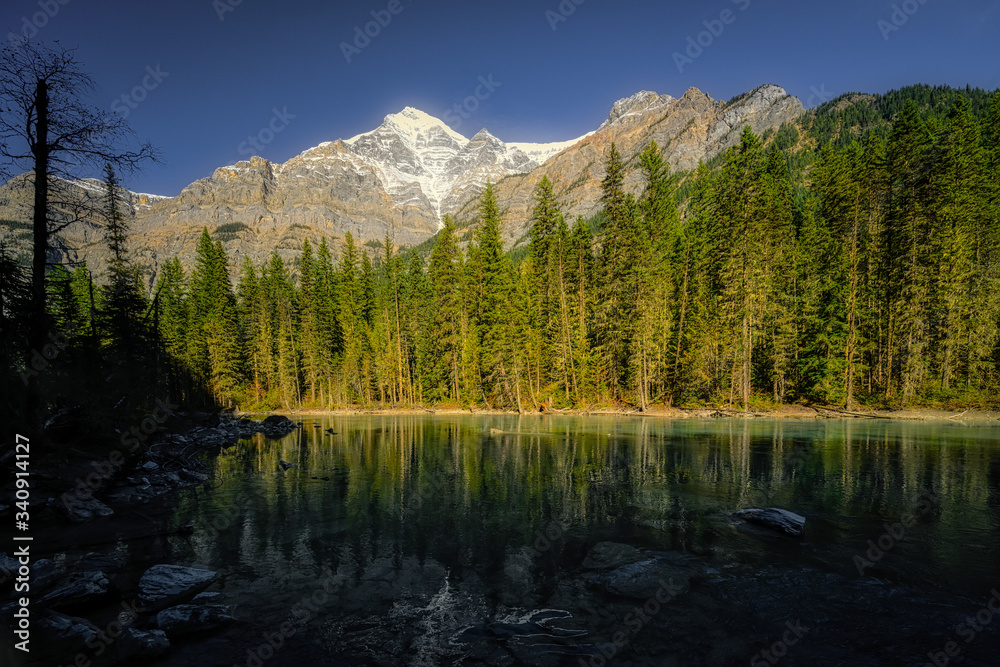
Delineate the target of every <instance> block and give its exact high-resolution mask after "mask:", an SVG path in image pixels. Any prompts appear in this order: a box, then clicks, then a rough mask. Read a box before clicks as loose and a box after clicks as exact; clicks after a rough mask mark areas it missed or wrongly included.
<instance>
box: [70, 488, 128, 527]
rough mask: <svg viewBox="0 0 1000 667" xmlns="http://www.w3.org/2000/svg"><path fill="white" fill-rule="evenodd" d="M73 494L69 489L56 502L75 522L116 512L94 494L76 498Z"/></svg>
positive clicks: (82, 521) (91, 519)
mask: <svg viewBox="0 0 1000 667" xmlns="http://www.w3.org/2000/svg"><path fill="white" fill-rule="evenodd" d="M73 495H74V494H73V493H71V492H69V491H67V492H66V493H64V494H63V497H62V499H61V500H59V501H57V503H56V506H57V507H59V508H60V509H62V511H63V512H64V513H65V514H66V517H67V518H68V519H69V520H70V521H72V522H73V523H85V522H87V521H93V520H94V519H98V518H101V517H107V516H111V515H112V514H114V513H115V511H114V510H113V509H111V508H110V507H108V506H107V505H105V504H104V503H102V502H101V501H100V500H98V499H97V498H94V497H93V496H88V497H87V498H74V497H73Z"/></svg>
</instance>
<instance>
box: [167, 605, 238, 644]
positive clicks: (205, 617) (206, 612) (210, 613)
mask: <svg viewBox="0 0 1000 667" xmlns="http://www.w3.org/2000/svg"><path fill="white" fill-rule="evenodd" d="M232 622H233V617H232V616H231V615H230V614H229V607H227V606H225V605H222V604H206V605H196V604H181V605H177V606H176V607H170V608H169V609H164V610H163V611H161V612H160V613H159V614H157V615H156V625H157V626H158V627H159V628H160V629H161V630H163V631H164V632H166V633H167V634H168V635H170V636H171V637H176V636H178V635H185V634H191V633H195V632H210V631H212V630H215V629H216V628H221V627H222V626H224V625H227V624H229V623H232Z"/></svg>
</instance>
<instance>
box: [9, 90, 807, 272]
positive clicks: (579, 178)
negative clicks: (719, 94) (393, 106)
mask: <svg viewBox="0 0 1000 667" xmlns="http://www.w3.org/2000/svg"><path fill="white" fill-rule="evenodd" d="M803 111H804V109H803V107H802V104H801V102H799V100H798V99H797V98H795V97H793V96H791V95H789V94H788V93H787V92H786V91H785V90H784V89H783V88H780V87H778V86H775V85H773V84H767V85H764V86H760V87H758V88H756V89H754V90H753V91H750V92H749V93H747V94H745V95H744V96H741V99H739V100H738V101H737V102H735V103H732V104H730V103H725V102H720V101H717V100H714V99H712V98H711V97H710V96H709V95H707V94H705V93H703V92H701V91H700V90H698V89H697V88H689V89H688V90H687V91H686V92H685V93H684V94H683V95H682V96H681V97H679V98H675V97H673V96H671V95H661V94H658V93H655V92H653V91H648V90H643V91H639V92H637V93H635V94H634V95H631V96H629V97H626V98H622V99H620V100H617V101H616V102H615V103H614V104H613V105H612V107H611V109H610V111H609V113H608V116H607V118H606V120H605V121H604V122H603V123H602V124H601V125H600V126H599V127H598V128H597V129H595V130H593V131H592V132H588V133H587V134H584V135H583V136H581V137H578V138H576V139H570V140H567V141H561V142H550V143H526V142H510V143H507V142H503V141H501V140H500V139H498V138H497V137H496V136H494V135H493V134H492V133H490V132H489V130H488V129H486V128H484V129H482V130H480V131H479V132H477V133H476V134H475V135H473V136H472V137H471V138H466V137H465V136H464V135H462V134H460V133H459V132H457V131H456V130H454V129H452V128H451V127H449V126H448V125H447V124H446V123H445V122H444V121H442V120H440V119H438V118H435V117H433V116H431V115H429V114H427V113H425V112H423V111H420V110H419V109H416V108H414V107H409V106H408V107H404V108H403V109H402V110H401V111H399V112H397V113H392V114H388V115H386V116H385V117H384V118H383V121H382V123H381V124H380V125H379V126H377V127H376V128H374V129H373V130H370V131H368V132H363V133H360V134H357V135H355V136H353V137H350V138H348V139H336V140H333V141H327V142H322V143H320V144H318V145H317V146H313V147H311V148H307V149H306V150H304V151H302V152H301V153H299V154H298V155H295V156H293V157H292V158H290V159H289V160H287V161H285V162H283V163H273V162H271V161H269V160H266V159H264V158H262V157H259V156H254V157H251V158H250V159H248V160H241V161H239V162H237V163H235V164H232V165H226V166H221V167H219V168H217V169H215V170H214V171H213V173H212V174H211V175H210V176H207V177H205V178H201V179H197V180H195V181H194V182H192V183H191V184H189V185H188V186H187V187H185V188H184V189H183V190H182V191H181V192H180V193H179V194H178V195H177V196H175V197H158V196H155V195H144V196H142V197H141V201H142V202H143V203H142V205H141V206H139V207H137V208H136V216H135V218H134V219H133V220H132V222H131V230H132V245H133V248H134V250H135V252H136V254H137V255H138V256H139V257H140V258H141V260H142V263H143V264H145V265H146V268H148V269H149V270H150V271H151V272H152V273H155V272H156V269H157V267H158V266H159V265H160V264H161V263H162V262H163V261H165V260H166V259H169V258H170V257H172V256H174V255H177V256H179V257H180V258H181V261H182V264H184V265H185V266H188V267H190V266H191V265H192V264H193V257H194V248H195V246H196V244H197V239H198V237H199V235H200V233H201V230H202V229H203V228H205V227H207V228H208V229H209V231H212V230H214V229H217V228H219V227H222V226H224V225H225V226H226V229H227V230H230V231H227V241H226V247H227V250H228V251H229V252H230V254H231V257H232V259H233V260H234V263H236V264H238V263H239V262H241V261H242V256H249V257H250V258H251V259H253V260H254V261H255V262H258V263H259V262H260V261H262V260H263V259H264V258H265V257H266V256H267V255H269V254H270V253H271V252H272V251H274V250H277V251H278V252H279V254H280V255H282V257H283V258H284V259H286V260H288V261H291V259H292V258H293V257H294V255H295V253H296V252H297V251H298V249H299V248H300V246H301V241H302V240H303V239H304V238H312V239H314V240H315V239H316V238H317V237H319V236H326V237H328V238H330V239H331V240H332V241H333V242H334V245H335V246H336V245H339V242H341V241H342V239H343V237H344V235H345V234H346V233H348V232H350V233H351V234H352V235H353V236H354V237H355V239H356V241H357V242H359V243H366V242H368V243H374V242H380V241H381V240H382V239H383V238H384V237H385V236H386V234H388V235H390V236H391V237H392V238H393V239H394V242H395V243H396V244H397V245H417V244H419V243H421V242H423V241H425V240H427V239H428V238H430V237H432V236H433V235H434V234H435V233H436V232H437V231H438V229H440V227H441V224H442V223H441V219H442V217H443V215H444V214H448V213H450V214H452V215H453V216H454V217H456V219H457V220H459V222H460V226H466V227H468V226H469V225H471V223H472V221H473V220H474V219H475V201H476V198H477V196H478V194H479V192H480V190H481V189H482V187H483V185H485V183H486V182H487V181H492V182H494V183H496V189H497V194H498V198H499V199H500V202H501V204H502V206H503V207H504V208H505V209H506V210H507V212H508V213H509V215H508V218H507V220H506V222H505V229H504V236H505V241H506V242H507V243H508V244H511V245H512V244H514V243H515V242H517V241H518V240H519V239H521V238H522V237H523V236H524V233H525V231H526V229H527V224H528V220H529V218H530V208H531V205H532V204H533V199H532V197H533V192H534V187H535V185H536V184H537V182H538V181H540V180H541V177H542V176H543V175H545V174H548V175H549V176H550V179H551V180H552V181H553V184H554V186H555V192H556V196H557V198H558V199H559V201H560V203H561V204H562V205H563V206H564V211H565V213H566V215H567V217H575V216H577V215H584V216H586V215H590V214H592V213H594V212H596V210H597V207H598V206H599V186H600V181H601V178H603V173H602V171H603V155H604V152H605V151H606V150H607V148H608V146H609V145H610V144H611V143H612V142H616V143H618V144H619V149H620V150H621V152H622V154H623V155H624V156H625V157H626V159H628V158H630V157H631V156H632V155H634V154H636V153H637V152H638V151H639V150H641V149H642V148H644V147H645V145H647V144H648V143H649V141H650V140H656V141H657V142H658V143H659V145H660V147H661V149H662V150H663V153H664V156H665V159H666V161H667V163H668V164H669V165H670V166H671V168H672V169H674V170H688V169H693V168H694V167H695V166H697V164H698V162H699V161H701V160H707V159H709V158H711V157H713V156H714V155H716V154H718V153H720V152H722V151H724V150H725V149H727V148H728V147H730V146H732V145H734V144H735V143H736V142H737V141H738V138H739V132H740V131H741V130H742V128H743V127H744V126H747V125H749V126H750V127H752V128H753V129H754V131H756V132H758V133H763V132H764V131H765V130H767V129H777V128H778V127H780V125H781V124H783V123H785V122H789V121H793V120H795V119H796V118H798V117H799V116H800V115H801V114H802V113H803ZM512 176H516V177H517V178H509V177H512ZM638 179H639V175H638V174H635V173H633V174H631V175H630V176H629V177H628V179H627V180H626V187H628V188H632V189H638V187H639V182H638ZM136 197H137V198H138V197H139V195H136ZM137 201H139V199H137ZM8 208H9V207H8ZM3 217H8V218H11V219H17V218H16V217H12V216H11V215H9V214H5V213H2V212H0V218H3ZM19 217H23V210H22V215H21V216H19ZM232 230H235V231H232ZM92 232H93V230H90V233H86V234H82V235H81V234H79V233H77V232H76V231H75V230H74V229H73V228H72V227H71V228H69V229H67V230H66V232H65V233H64V235H63V237H62V239H61V246H60V247H61V250H60V253H62V257H64V258H66V259H71V260H74V261H76V260H79V259H84V258H85V259H88V261H90V262H91V266H92V267H94V268H95V269H97V270H98V271H99V270H100V269H101V267H102V265H103V249H102V248H101V245H100V244H99V243H96V242H95V235H94V234H93V233H92Z"/></svg>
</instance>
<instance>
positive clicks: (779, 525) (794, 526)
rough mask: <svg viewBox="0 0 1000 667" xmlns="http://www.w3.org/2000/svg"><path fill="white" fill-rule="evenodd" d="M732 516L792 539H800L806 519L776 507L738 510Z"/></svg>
mask: <svg viewBox="0 0 1000 667" xmlns="http://www.w3.org/2000/svg"><path fill="white" fill-rule="evenodd" d="M733 516H737V517H739V518H741V519H743V520H744V521H749V522H750V523H756V524H760V525H761V526H767V527H768V528H773V529H774V530H777V531H779V532H782V533H784V534H785V535H791V536H792V537H802V534H803V533H804V532H805V529H806V518H805V517H804V516H800V515H798V514H795V513H794V512H789V511H788V510H783V509H779V508H777V507H768V508H767V509H757V508H751V509H745V510H740V511H738V512H735V513H734V514H733Z"/></svg>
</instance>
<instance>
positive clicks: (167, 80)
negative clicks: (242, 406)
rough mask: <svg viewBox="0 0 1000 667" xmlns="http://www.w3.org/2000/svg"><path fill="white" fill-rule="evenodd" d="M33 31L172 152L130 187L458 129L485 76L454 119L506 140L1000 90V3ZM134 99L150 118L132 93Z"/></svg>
mask: <svg viewBox="0 0 1000 667" xmlns="http://www.w3.org/2000/svg"><path fill="white" fill-rule="evenodd" d="M577 2H579V3H580V4H579V5H577V4H576V3H577ZM560 7H562V10H561V11H560ZM571 9H572V12H570V10H571ZM224 10H231V11H224ZM390 10H395V11H396V12H397V13H395V14H392V13H391V12H390ZM725 10H728V12H729V13H727V14H723V12H724V11H725ZM373 11H374V12H376V14H377V15H378V16H380V17H381V18H382V20H383V22H386V19H387V18H390V19H391V20H389V21H388V23H387V25H385V26H384V27H383V26H377V28H378V30H377V33H378V34H377V36H376V37H374V38H371V40H370V43H368V44H367V46H364V42H363V41H359V42H358V44H361V45H362V46H364V48H362V49H359V50H358V51H357V52H352V53H351V54H349V55H350V58H351V62H350V63H348V62H347V57H345V54H344V53H343V49H342V47H341V43H342V42H346V43H353V42H354V40H355V37H356V28H360V29H361V30H364V28H365V26H366V24H367V23H369V22H371V21H373V20H375V19H374V18H373V16H372V12H373ZM547 12H549V13H548V14H547ZM220 14H221V16H222V20H220ZM50 15H51V17H50ZM559 19H565V20H559ZM904 19H905V20H904ZM723 20H724V21H725V22H723ZM25 21H27V25H30V26H32V27H31V28H28V30H29V31H30V30H31V29H33V28H34V27H36V26H39V25H40V26H41V27H40V28H38V33H37V36H36V39H39V40H43V41H51V40H59V41H60V43H61V44H62V45H63V46H72V47H78V51H77V57H78V59H79V60H80V61H81V62H82V63H83V64H84V66H85V68H86V69H87V70H88V71H89V72H91V73H92V74H93V75H94V77H95V78H96V79H97V81H98V83H99V84H100V86H101V90H100V91H99V95H98V97H97V98H96V99H95V103H96V104H100V105H101V106H103V107H105V108H108V109H112V108H115V109H119V110H121V111H123V112H124V111H125V110H126V109H127V110H128V120H129V122H130V123H131V124H132V126H133V128H134V129H135V130H136V131H137V132H138V133H139V135H140V136H141V137H142V138H145V139H148V140H150V141H152V142H153V143H154V144H155V145H156V146H158V147H159V148H160V149H161V151H162V153H163V155H164V158H165V162H166V163H165V164H164V165H162V166H155V165H154V166H150V167H149V168H147V169H146V170H145V171H144V172H143V173H142V174H139V175H137V176H135V177H132V178H130V179H129V180H128V181H127V183H126V185H128V186H129V187H130V188H131V189H133V190H138V191H141V192H152V193H157V194H167V195H175V194H177V193H178V192H180V190H181V189H182V188H183V187H184V186H185V185H187V184H188V183H190V182H191V181H193V180H195V179H198V178H202V177H204V176H208V175H210V174H211V173H212V171H213V170H214V169H215V168H216V167H218V166H222V165H226V164H232V163H233V162H235V161H237V160H240V159H245V158H246V157H247V153H248V151H249V152H252V153H255V154H256V153H259V154H262V155H263V156H264V157H267V158H268V159H271V160H274V161H278V162H281V161H284V160H287V159H288V158H290V157H292V156H293V155H296V154H298V153H299V152H301V151H303V150H305V149H306V148H309V147H311V146H314V145H316V144H318V143H320V142H322V141H328V140H332V139H336V138H347V137H350V136H353V135H354V134H357V133H360V132H364V131H367V130H370V129H373V128H374V127H376V126H377V125H378V124H379V123H380V122H381V120H382V118H383V117H384V116H385V115H386V114H389V113H393V112H396V111H399V110H400V109H401V108H402V107H404V106H406V105H410V106H414V107H417V108H420V109H422V110H424V111H426V112H427V113H430V114H432V115H435V116H438V117H439V118H445V114H446V113H447V112H448V110H449V109H450V108H452V107H453V106H454V105H455V104H457V103H462V101H463V100H465V99H466V98H467V97H468V96H470V95H474V94H475V93H476V92H477V87H479V86H480V82H479V77H483V78H484V79H487V80H489V78H490V77H491V76H492V81H493V82H495V83H496V84H499V85H496V86H495V88H494V90H493V91H492V92H491V93H490V92H488V91H487V89H486V88H482V87H479V88H478V90H479V92H480V95H481V96H482V97H485V99H484V100H482V101H481V102H479V101H477V104H478V108H477V109H476V110H475V111H473V112H471V113H469V112H464V113H466V115H468V118H465V119H462V120H461V124H460V125H459V126H458V127H455V124H454V123H453V124H452V126H453V127H455V129H457V130H458V131H459V132H461V133H462V134H464V135H466V136H472V135H473V134H474V133H475V132H476V131H478V130H479V129H480V128H481V127H487V128H489V130H490V131H491V132H492V133H493V134H494V135H496V136H498V137H499V138H501V139H503V140H504V141H561V140H566V139H570V138H574V137H577V136H579V135H581V134H584V133H585V132H588V131H590V130H593V129H596V127H597V126H598V125H599V124H600V123H601V122H602V121H603V120H604V119H605V118H606V116H607V112H608V110H609V109H610V107H611V105H612V104H613V103H614V101H615V100H617V99H619V98H621V97H626V96H628V95H631V94H633V93H635V92H637V91H639V90H643V89H647V90H655V91H657V92H659V93H669V94H671V95H674V96H680V95H681V94H683V92H684V91H685V90H686V89H687V88H689V87H691V86H696V87H698V88H700V89H701V90H703V91H705V92H706V93H708V94H709V95H711V96H712V97H714V98H716V99H728V98H730V97H732V96H734V95H736V94H739V93H741V92H745V91H747V90H750V89H752V88H754V87H756V86H758V85H760V84H763V83H776V84H778V85H780V86H782V87H784V88H785V89H786V90H788V91H789V92H790V93H791V94H793V95H797V96H799V97H800V98H801V99H802V101H803V102H804V103H807V106H815V105H816V104H818V103H819V102H821V101H823V99H825V98H828V97H833V96H836V95H838V94H840V93H843V92H849V91H870V92H884V91H886V90H889V89H891V88H896V87H900V86H904V85H908V84H912V83H931V84H950V85H953V86H965V85H966V84H971V85H972V86H978V87H981V88H987V89H995V88H998V87H1000V57H998V56H1000V39H998V38H997V35H1000V1H998V0H924V1H923V2H922V3H921V1H920V0H907V1H906V2H885V1H881V0H876V1H872V0H836V1H833V0H825V1H823V2H815V1H811V0H799V1H795V2H792V1H786V2H777V1H774V0H771V1H768V0H711V1H705V2H683V3H682V2H669V1H666V2H662V1H661V2H655V1H639V0H616V1H612V0H575V1H574V0H561V2H560V0H507V1H505V2H500V1H496V0H494V1H492V2H490V1H486V0H466V1H464V2H433V1H432V0H391V1H390V0H361V1H353V2H336V1H329V2H318V1H309V0H284V1H282V2H275V1H272V0H214V2H213V0H171V1H169V2H168V1H165V0H128V1H125V0H101V1H97V0H6V1H5V2H4V6H3V8H2V9H0V27H2V28H3V35H4V40H5V41H6V39H7V33H8V32H10V31H16V32H21V31H22V30H23V29H25V26H26V23H25ZM706 21H707V22H708V25H707V26H706V25H705V22H706ZM880 21H881V22H882V23H881V24H880V23H879V22H880ZM553 26H554V27H555V29H553ZM368 28H369V32H371V33H375V32H376V30H375V28H376V24H372V25H370V26H368ZM897 28H898V29H897ZM709 30H714V32H715V33H717V34H711V32H708V31H709ZM699 33H704V34H702V35H699ZM699 36H700V39H701V42H702V44H707V46H704V48H702V50H701V53H700V54H699V53H698V51H697V49H695V48H691V51H690V53H689V54H688V55H696V56H697V57H695V58H693V59H692V60H691V62H682V63H681V65H682V66H681V67H678V64H677V62H676V58H675V56H674V53H675V52H680V53H682V54H683V53H684V52H685V51H686V50H688V48H689V45H690V42H689V41H688V38H689V37H690V38H692V39H693V40H698V39H699ZM352 46H353V44H352ZM355 48H356V47H355ZM685 57H686V56H685ZM147 68H148V69H147ZM157 71H158V72H159V74H157V75H156V76H153V75H152V74H151V72H157ZM144 83H145V84H146V87H147V88H148V90H146V89H144V88H143V84H144ZM137 87H138V88H137ZM132 91H136V96H135V98H144V99H142V101H141V102H139V101H137V99H132V100H131V101H130V102H131V106H134V108H130V106H129V105H127V104H126V103H125V102H122V101H121V99H120V98H121V96H122V95H129V94H131V92H132ZM116 99H118V100H119V101H118V102H117V103H116V102H115V100H116ZM470 106H475V105H473V104H472V103H471V102H470ZM275 110H277V111H278V112H279V113H280V114H281V115H282V116H284V114H286V113H287V114H288V115H289V116H294V118H290V117H283V118H280V119H275V118H274V115H275ZM449 118H451V119H457V118H459V116H458V115H457V114H456V113H454V112H453V113H452V114H451V115H450V116H449ZM269 125H270V126H271V127H270V129H269ZM272 129H278V130H279V131H278V132H276V133H272V132H271V130H272ZM250 136H255V137H257V142H258V145H259V146H260V147H261V148H260V150H256V149H252V148H250V147H249V146H248V145H247V144H245V143H244V142H246V141H247V138H248V137H250ZM262 140H268V141H266V143H265V141H262Z"/></svg>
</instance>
